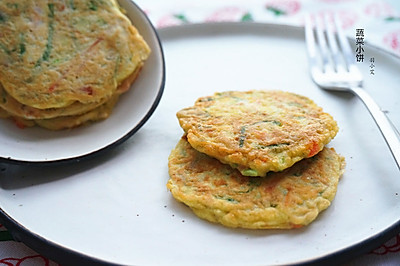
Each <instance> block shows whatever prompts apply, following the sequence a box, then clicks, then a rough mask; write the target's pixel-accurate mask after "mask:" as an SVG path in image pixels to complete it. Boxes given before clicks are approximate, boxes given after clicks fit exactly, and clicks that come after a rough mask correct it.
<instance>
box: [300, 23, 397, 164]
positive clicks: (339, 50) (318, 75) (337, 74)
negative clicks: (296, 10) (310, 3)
mask: <svg viewBox="0 0 400 266" xmlns="http://www.w3.org/2000/svg"><path fill="white" fill-rule="evenodd" d="M333 20H334V23H333V25H331V24H332V23H329V22H328V19H327V17H326V16H325V17H324V19H321V18H319V17H317V18H316V22H315V25H316V26H315V32H316V37H315V36H314V27H313V24H312V21H311V17H310V16H306V17H305V38H306V44H307V51H308V58H309V65H310V72H311V77H312V79H313V81H314V82H315V83H316V84H317V85H318V86H319V87H321V88H322V89H326V90H333V91H348V92H351V93H353V94H354V95H356V96H358V98H359V99H360V100H361V101H362V102H363V103H364V105H365V106H366V107H367V108H368V110H369V112H370V114H371V115H372V117H373V118H374V120H375V122H376V124H377V125H378V127H379V129H380V131H381V133H382V135H383V137H384V139H385V141H386V143H387V145H388V146H389V149H390V151H391V153H392V155H393V157H394V159H395V161H396V164H397V167H398V168H399V170H400V138H399V134H398V131H397V130H396V128H395V127H394V125H393V124H392V122H391V121H390V120H389V119H388V117H387V116H386V114H385V113H384V112H383V111H382V110H381V108H380V107H379V106H378V105H377V104H376V102H375V101H374V100H373V99H372V98H371V96H370V95H369V94H368V93H367V92H366V91H365V90H364V89H363V77H362V75H361V73H360V71H359V70H358V68H357V66H356V65H355V64H354V61H355V60H354V59H355V55H354V54H353V53H352V50H351V47H350V45H349V43H348V41H347V39H346V37H345V35H344V33H343V32H342V29H341V27H340V26H339V23H338V19H337V17H336V16H334V17H333ZM324 26H325V30H324Z"/></svg>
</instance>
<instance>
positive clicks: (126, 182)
mask: <svg viewBox="0 0 400 266" xmlns="http://www.w3.org/2000/svg"><path fill="white" fill-rule="evenodd" d="M159 33H160V36H161V40H162V42H163V47H164V51H165V55H166V63H167V68H168V77H167V84H166V90H165V93H164V96H163V98H162V100H161V102H160V105H159V107H158V109H157V110H156V112H155V113H154V115H153V116H152V117H151V118H150V120H149V121H148V123H146V124H145V125H144V126H143V127H142V128H141V130H140V131H139V132H137V134H136V135H135V137H134V138H130V139H129V140H128V141H126V142H125V143H124V144H123V145H120V146H118V147H117V148H116V149H113V150H112V151H111V152H109V153H105V154H102V155H101V156H99V157H96V158H93V159H91V160H85V161H83V162H80V163H77V164H74V165H73V166H71V165H61V166H53V165H50V166H48V167H46V168H39V167H37V166H35V165H34V166H20V165H5V164H3V165H1V168H0V208H1V213H2V214H1V216H0V217H1V218H2V220H3V222H4V224H5V226H6V227H7V228H9V229H10V231H11V232H12V233H13V234H14V235H15V237H16V238H17V239H20V240H22V241H24V242H25V243H26V244H28V245H29V246H31V247H33V248H34V249H35V250H37V251H39V252H40V253H42V254H45V255H47V256H49V257H50V258H52V259H54V260H56V261H58V262H60V263H61V264H65V265H73V263H77V262H81V263H83V262H84V263H86V264H88V263H95V262H100V261H103V262H104V261H105V262H111V263H116V264H125V265H210V264H211V265H272V264H291V263H307V262H308V263H309V262H318V263H321V262H326V261H330V262H334V263H335V264H339V263H340V262H343V261H345V260H347V259H349V258H351V257H354V256H356V255H359V254H363V253H364V252H367V251H369V250H370V249H372V248H373V247H376V246H378V245H380V244H381V243H383V241H384V240H386V239H387V238H388V237H390V236H391V234H394V231H395V230H398V229H399V225H400V222H399V220H400V195H399V194H400V174H399V171H398V169H397V168H396V166H395V163H394V160H393V159H392V157H391V155H390V153H389V150H388V148H387V146H386V144H385V142H384V140H383V139H382V137H381V135H380V133H379V131H378V129H377V127H376V125H375V124H374V122H373V120H372V118H371V117H370V115H369V113H368V111H367V110H366V109H365V107H364V106H363V105H362V104H361V103H360V101H359V100H358V99H357V98H355V97H352V96H350V95H348V94H339V93H336V94H334V93H329V92H325V91H322V90H320V89H318V88H317V87H316V86H315V85H314V84H313V83H312V82H311V81H310V77H309V73H308V70H307V60H306V55H305V45H304V38H303V30H302V29H300V28H293V27H286V26H276V25H266V24H229V23H228V24H204V25H190V26H183V27H177V28H169V29H163V30H160V32H159ZM365 57H366V58H370V57H374V59H375V63H376V67H375V75H374V76H372V75H370V70H369V63H368V62H365V63H362V64H360V68H361V71H362V73H363V74H364V76H365V79H366V82H365V84H366V88H365V89H366V90H367V91H368V92H369V93H371V95H373V97H374V98H375V99H376V100H377V102H378V103H379V104H380V105H381V106H382V107H383V108H384V109H385V110H387V111H388V112H389V116H390V117H391V119H392V120H393V122H394V123H395V124H396V125H397V126H400V120H399V119H400V117H399V116H398V115H396V114H398V113H399V111H400V101H399V91H398V84H399V76H398V73H399V71H400V60H399V59H398V58H395V57H393V56H390V55H388V54H386V53H384V52H382V51H379V50H377V49H375V48H373V47H370V46H368V45H366V46H365ZM249 89H282V90H288V91H292V92H296V93H300V94H303V95H306V96H308V97H310V98H312V99H313V100H315V101H316V102H317V103H318V104H319V105H321V106H323V107H324V109H325V110H326V111H327V112H329V113H331V114H332V115H333V116H334V118H335V119H336V120H337V122H338V124H339V126H340V131H339V133H338V135H337V137H336V138H335V139H334V140H333V141H332V142H331V144H330V146H332V147H335V149H336V150H337V151H338V152H339V153H341V154H342V155H344V156H345V157H346V160H347V169H346V172H345V174H344V176H343V178H342V179H341V181H340V184H339V188H338V192H337V195H336V198H335V200H334V201H333V204H332V205H331V206H330V208H328V209H327V210H326V211H324V212H323V213H322V214H321V215H320V216H319V217H318V218H317V219H316V220H315V221H314V222H313V223H312V224H311V225H309V226H308V227H306V228H303V229H298V230H297V229H296V230H289V231H287V230H243V229H229V228H225V227H223V226H220V225H218V224H212V223H209V222H207V221H204V220H201V219H199V218H197V217H196V216H195V215H194V214H193V213H192V212H191V211H190V209H189V208H187V207H186V206H184V205H183V204H181V203H178V202H176V201H175V200H174V199H173V198H172V196H171V194H170V192H169V191H168V190H167V189H166V186H165V185H166V182H167V180H168V178H169V177H168V168H167V158H168V155H169V153H170V151H171V149H173V148H174V146H175V145H176V143H177V142H178V140H179V139H180V137H181V135H182V133H183V131H182V129H181V128H180V127H179V124H178V121H177V119H176V117H175V114H176V112H177V111H178V110H180V109H181V108H183V107H187V106H190V105H192V104H193V103H194V101H195V100H196V98H197V97H199V96H205V95H210V94H213V93H214V92H216V91H223V90H249Z"/></svg>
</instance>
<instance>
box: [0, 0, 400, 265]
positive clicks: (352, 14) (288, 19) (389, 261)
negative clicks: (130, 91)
mask: <svg viewBox="0 0 400 266" xmlns="http://www.w3.org/2000/svg"><path fill="white" fill-rule="evenodd" d="M136 3H137V4H138V5H139V7H141V8H142V9H143V10H144V11H145V13H146V14H147V15H148V16H149V18H150V20H151V21H152V23H153V25H154V26H155V27H156V28H163V27H170V26H179V25H183V24H187V23H204V22H210V21H212V22H222V21H233V22H238V21H255V22H268V23H277V24H288V25H299V26H301V25H303V21H304V20H303V17H304V14H305V13H310V14H312V15H320V14H323V13H336V14H338V16H339V18H340V19H341V20H342V21H343V29H344V30H345V32H346V34H347V35H348V36H349V37H353V38H354V37H355V32H356V28H363V29H364V31H365V33H366V40H365V41H366V42H368V43H371V44H374V45H376V46H379V47H380V48H382V49H384V50H386V51H389V52H391V53H393V54H395V55H398V56H400V1H395V0H390V1H362V0H264V1H260V0H246V1H244V0H230V1H229V2H228V1H226V0H201V1H187V0H186V1H185V0H168V1H165V0H137V1H136ZM376 246H377V248H376V249H374V250H371V251H369V252H367V253H366V254H364V255H362V256H360V257H358V258H355V259H353V260H352V261H349V262H348V263H347V264H346V265H396V264H398V263H399V262H400V232H397V233H395V234H393V236H392V237H391V238H390V239H389V240H388V241H386V242H385V243H376ZM22 263H24V265H57V264H58V263H61V264H62V262H54V261H51V260H49V259H48V258H46V257H45V256H43V255H41V254H38V253H37V252H35V251H34V250H32V249H31V248H29V247H27V246H26V245H25V244H23V243H20V242H16V241H14V240H13V238H12V236H11V234H10V233H9V232H8V231H7V229H6V228H5V227H4V226H3V225H1V224H0V266H1V265H20V264H22ZM25 263H26V264H25Z"/></svg>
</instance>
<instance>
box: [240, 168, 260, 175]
mask: <svg viewBox="0 0 400 266" xmlns="http://www.w3.org/2000/svg"><path fill="white" fill-rule="evenodd" d="M241 172H242V174H243V175H245V176H258V172H257V171H256V170H254V169H246V170H243V171H241Z"/></svg>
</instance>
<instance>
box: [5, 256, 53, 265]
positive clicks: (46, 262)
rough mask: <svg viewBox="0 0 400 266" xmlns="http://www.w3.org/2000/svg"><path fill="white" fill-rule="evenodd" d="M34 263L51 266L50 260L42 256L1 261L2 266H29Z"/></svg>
mask: <svg viewBox="0 0 400 266" xmlns="http://www.w3.org/2000/svg"><path fill="white" fill-rule="evenodd" d="M34 263H35V264H36V265H38V263H39V264H41V265H43V266H49V265H50V260H49V259H47V258H45V257H43V256H41V255H33V256H26V257H23V258H4V259H1V260H0V265H1V266H24V265H26V266H27V265H32V264H34Z"/></svg>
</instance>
